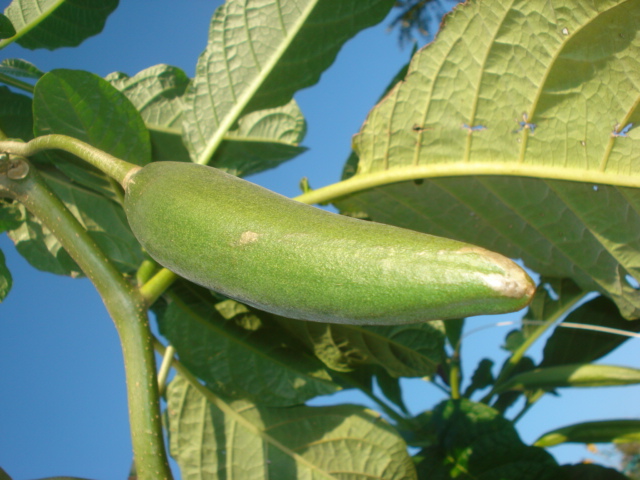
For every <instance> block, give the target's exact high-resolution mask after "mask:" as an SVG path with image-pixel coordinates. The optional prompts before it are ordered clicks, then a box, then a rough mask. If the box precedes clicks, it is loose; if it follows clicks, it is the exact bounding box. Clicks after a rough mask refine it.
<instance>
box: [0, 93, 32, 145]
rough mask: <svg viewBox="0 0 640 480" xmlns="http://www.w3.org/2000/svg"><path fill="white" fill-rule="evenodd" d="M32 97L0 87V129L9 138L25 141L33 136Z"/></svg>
mask: <svg viewBox="0 0 640 480" xmlns="http://www.w3.org/2000/svg"><path fill="white" fill-rule="evenodd" d="M31 105H32V102H31V98H29V97H27V96H26V95H21V94H19V93H14V92H12V91H11V90H9V89H8V88H7V87H0V130H2V131H3V132H4V133H5V134H6V135H7V137H9V138H19V139H21V140H24V141H25V142H27V141H29V140H31V139H32V138H33V113H32V112H31Z"/></svg>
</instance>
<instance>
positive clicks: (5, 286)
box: [0, 250, 13, 302]
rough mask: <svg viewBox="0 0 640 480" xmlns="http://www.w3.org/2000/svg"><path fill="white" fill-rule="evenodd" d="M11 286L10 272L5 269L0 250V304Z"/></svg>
mask: <svg viewBox="0 0 640 480" xmlns="http://www.w3.org/2000/svg"><path fill="white" fill-rule="evenodd" d="M12 285H13V279H12V277H11V272H10V271H9V269H8V268H7V264H6V263H5V260H4V253H2V250H0V302H2V301H3V300H4V299H5V298H6V296H7V295H8V294H9V290H11V286H12Z"/></svg>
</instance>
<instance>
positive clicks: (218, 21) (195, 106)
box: [183, 0, 393, 163]
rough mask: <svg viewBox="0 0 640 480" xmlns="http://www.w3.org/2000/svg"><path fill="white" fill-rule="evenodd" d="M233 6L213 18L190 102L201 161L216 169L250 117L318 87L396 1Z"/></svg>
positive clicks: (262, 0)
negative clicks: (221, 150)
mask: <svg viewBox="0 0 640 480" xmlns="http://www.w3.org/2000/svg"><path fill="white" fill-rule="evenodd" d="M247 4H248V2H247V1H246V0H230V1H228V2H226V3H225V4H224V5H223V6H221V7H220V8H219V9H218V10H217V11H216V13H215V15H214V16H213V19H212V22H211V26H210V28H209V41H208V44H207V48H206V49H205V51H204V52H203V53H202V54H201V55H200V58H199V60H198V66H197V69H196V77H195V79H194V81H193V83H192V84H191V86H190V88H189V90H188V94H187V98H186V102H187V110H186V111H185V116H184V125H183V132H184V137H185V143H186V144H187V146H188V148H189V152H190V154H191V157H192V159H193V161H195V162H197V163H208V162H209V160H210V158H211V156H212V154H213V153H214V151H215V150H216V149H217V147H218V146H219V145H220V143H221V142H222V139H223V137H224V136H225V135H226V134H227V132H228V131H229V130H231V129H233V127H234V125H235V124H236V122H237V121H238V120H239V118H240V117H241V116H242V115H244V114H247V113H250V112H253V111H256V110H263V109H266V108H273V107H278V106H281V105H285V104H286V103H288V102H289V101H290V100H291V98H292V96H293V94H294V93H295V92H296V91H298V90H300V89H302V88H305V87H308V86H310V85H313V84H315V83H316V82H317V81H318V79H319V77H320V75H321V73H322V72H323V71H324V70H325V69H326V68H328V67H329V65H331V63H333V61H334V59H335V57H336V55H337V54H338V52H339V50H340V49H341V48H342V45H343V44H344V43H345V42H346V41H347V40H348V39H350V38H351V37H353V36H354V35H355V34H356V33H358V32H359V31H360V30H362V29H364V28H366V27H369V26H371V25H374V24H375V23H378V22H379V21H381V20H382V19H383V18H384V16H385V15H386V13H387V12H388V11H389V9H390V8H391V7H392V5H393V1H392V0H343V1H341V2H340V3H339V4H336V3H334V2H325V1H321V0H279V1H277V2H273V1H271V0H259V1H254V2H251V8H248V6H247Z"/></svg>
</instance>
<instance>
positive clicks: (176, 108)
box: [106, 65, 190, 162]
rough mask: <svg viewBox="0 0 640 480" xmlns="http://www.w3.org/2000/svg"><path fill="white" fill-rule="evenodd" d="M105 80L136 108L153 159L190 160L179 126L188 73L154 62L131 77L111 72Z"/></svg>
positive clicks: (187, 83)
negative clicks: (150, 147)
mask: <svg viewBox="0 0 640 480" xmlns="http://www.w3.org/2000/svg"><path fill="white" fill-rule="evenodd" d="M106 80H107V81H108V82H109V83H111V85H113V86H114V87H115V88H117V89H118V90H120V91H121V92H122V93H123V94H124V95H126V97H127V98H128V99H129V100H130V101H131V103H132V104H133V105H134V106H135V107H136V108H137V109H138V111H139V112H140V115H141V116H142V119H143V120H144V123H145V125H146V126H147V128H148V129H149V133H150V135H151V144H152V147H153V160H154V161H174V162H175V161H190V159H189V152H188V151H187V149H186V147H185V146H184V145H183V143H182V130H181V125H182V111H183V109H184V97H183V96H184V93H185V91H186V89H187V86H188V85H189V77H187V75H186V74H185V73H184V72H183V71H182V70H181V69H179V68H177V67H172V66H170V65H155V66H153V67H149V68H147V69H145V70H142V71H141V72H138V73H137V74H136V75H134V76H133V77H129V76H128V75H127V74H125V73H122V72H115V73H112V74H110V75H107V77H106Z"/></svg>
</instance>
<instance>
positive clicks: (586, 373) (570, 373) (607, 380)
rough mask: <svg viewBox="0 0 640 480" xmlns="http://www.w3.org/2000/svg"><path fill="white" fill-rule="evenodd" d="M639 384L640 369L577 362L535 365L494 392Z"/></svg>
mask: <svg viewBox="0 0 640 480" xmlns="http://www.w3.org/2000/svg"><path fill="white" fill-rule="evenodd" d="M636 383H640V370H638V369H636V368H629V367H619V366H616V365H593V364H590V363H578V364H569V365H559V366H556V367H548V368H537V369H535V370H531V371H528V372H525V373H521V374H519V375H516V376H514V377H513V378H511V379H509V381H508V382H505V383H504V384H503V385H501V386H500V387H499V388H498V389H497V391H500V392H502V391H505V390H534V389H544V390H552V389H554V388H562V387H607V386H620V385H632V384H636Z"/></svg>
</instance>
